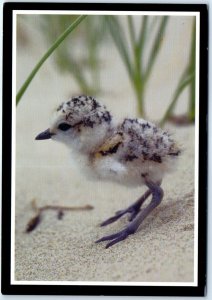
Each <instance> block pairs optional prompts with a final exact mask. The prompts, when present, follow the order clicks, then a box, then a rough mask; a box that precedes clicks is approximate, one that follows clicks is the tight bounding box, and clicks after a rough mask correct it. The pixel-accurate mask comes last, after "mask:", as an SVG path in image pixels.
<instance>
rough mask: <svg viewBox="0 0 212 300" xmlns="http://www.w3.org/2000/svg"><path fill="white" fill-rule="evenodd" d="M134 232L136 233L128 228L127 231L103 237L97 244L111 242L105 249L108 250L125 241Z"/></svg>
mask: <svg viewBox="0 0 212 300" xmlns="http://www.w3.org/2000/svg"><path fill="white" fill-rule="evenodd" d="M134 232H135V230H133V228H132V227H130V226H128V227H126V228H125V229H123V230H121V231H119V232H117V233H114V234H111V235H106V236H103V237H102V238H101V239H99V240H97V241H96V242H95V243H100V242H104V241H110V240H111V242H109V243H107V245H106V247H105V248H106V249H107V248H109V247H111V246H113V245H115V244H117V243H118V242H120V241H123V240H125V239H126V238H127V237H128V236H129V235H130V234H133V233H134Z"/></svg>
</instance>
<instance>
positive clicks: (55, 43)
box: [16, 15, 87, 105]
mask: <svg viewBox="0 0 212 300" xmlns="http://www.w3.org/2000/svg"><path fill="white" fill-rule="evenodd" d="M86 17H87V15H81V16H79V17H78V18H77V19H76V21H74V22H73V23H72V24H71V25H70V26H69V27H68V28H67V29H66V30H65V31H64V32H63V33H62V34H61V35H60V36H59V37H58V39H57V40H56V41H55V42H54V43H53V45H52V46H51V47H50V48H49V49H48V51H47V52H46V53H45V54H44V55H43V56H42V58H41V59H40V61H39V62H38V63H37V65H36V66H35V67H34V69H33V70H32V72H31V73H30V75H29V76H28V78H27V79H26V81H25V82H24V84H23V85H22V87H21V88H20V90H19V92H18V93H17V95H16V105H17V104H18V103H19V101H20V99H21V97H22V96H23V94H24V93H25V91H26V89H27V87H28V86H29V84H30V82H31V81H32V79H33V78H34V76H35V75H36V73H37V72H38V70H39V69H40V67H41V66H42V65H43V63H44V62H45V61H46V60H47V58H48V57H49V56H50V55H51V54H52V53H53V52H54V50H55V49H56V48H57V47H58V46H59V45H60V44H61V43H62V42H63V40H64V39H65V38H66V37H67V36H68V35H69V34H70V33H71V32H72V31H73V30H74V29H75V28H76V27H77V26H78V25H79V24H80V23H81V22H82V21H83V20H84V19H85V18H86Z"/></svg>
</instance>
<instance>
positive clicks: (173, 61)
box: [15, 18, 194, 282]
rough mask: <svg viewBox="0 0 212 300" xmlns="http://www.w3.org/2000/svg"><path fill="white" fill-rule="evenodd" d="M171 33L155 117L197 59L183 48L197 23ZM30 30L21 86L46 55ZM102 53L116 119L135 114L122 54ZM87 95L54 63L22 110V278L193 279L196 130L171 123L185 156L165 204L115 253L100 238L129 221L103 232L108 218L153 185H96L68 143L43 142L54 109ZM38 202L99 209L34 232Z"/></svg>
mask: <svg viewBox="0 0 212 300" xmlns="http://www.w3.org/2000/svg"><path fill="white" fill-rule="evenodd" d="M169 28H170V29H168V31H167V38H169V41H170V43H169V44H168V45H167V46H166V47H165V48H164V51H163V53H161V55H160V57H159V59H158V61H157V63H156V67H155V73H154V74H153V75H152V77H151V79H150V82H149V86H148V89H147V93H146V102H145V108H146V112H147V114H148V116H149V118H150V119H151V120H155V121H157V120H158V119H160V117H161V116H162V115H163V112H164V110H165V108H166V103H168V101H169V100H170V95H171V91H172V90H173V88H174V87H175V85H176V82H177V79H178V78H179V76H180V74H181V72H182V70H183V66H184V64H185V62H186V60H187V57H188V50H189V49H188V47H187V48H186V47H185V48H186V49H184V48H183V51H181V50H182V49H181V48H182V47H180V45H182V43H183V41H184V42H186V41H187V40H188V36H189V34H190V30H191V26H190V22H188V19H186V18H181V19H180V20H179V19H178V20H177V19H175V20H172V21H171V25H170V27H169ZM173 28H174V29H175V34H173V30H172V29H173ZM26 31H27V32H28V33H29V32H30V33H33V40H34V42H32V43H30V44H28V45H27V46H25V47H20V48H18V52H17V87H19V86H20V84H21V83H22V82H23V80H24V78H25V77H26V75H27V74H28V72H29V71H30V70H31V68H32V67H33V66H34V64H35V62H36V60H37V59H38V58H39V57H40V56H41V54H42V53H43V51H44V49H45V44H44V43H43V41H42V38H41V36H40V35H39V33H38V32H37V31H36V29H35V28H34V29H33V28H30V27H29V28H27V29H26ZM173 36H175V38H174V37H173ZM26 47H28V48H26ZM27 49H28V50H27ZM177 54H178V55H177ZM102 57H103V58H104V63H103V72H102V75H101V82H102V85H103V87H104V93H103V94H102V95H100V96H99V98H100V99H101V101H102V102H104V104H106V105H107V107H108V108H109V109H110V110H111V111H113V113H114V115H115V116H116V117H117V118H122V117H124V116H127V115H128V116H132V117H133V116H135V115H136V103H135V101H134V95H133V92H132V89H131V86H130V83H129V82H128V77H127V75H126V72H125V69H124V68H123V66H122V64H121V62H120V60H119V57H118V56H117V53H116V51H115V50H114V51H112V50H111V49H110V47H109V45H108V46H106V45H105V46H104V49H102ZM161 64H162V65H161ZM161 66H162V68H163V72H161ZM151 87H154V88H151ZM78 92H79V93H80V91H79V89H78V88H77V85H76V84H75V82H74V81H73V79H71V78H70V77H69V76H68V75H62V74H61V73H58V71H57V69H56V68H55V66H54V64H53V61H52V60H51V59H50V60H49V61H48V62H46V64H45V65H44V66H43V68H42V69H41V71H40V72H39V74H38V76H36V78H35V79H34V81H33V82H32V84H31V86H30V87H29V89H28V90H27V92H26V94H25V95H24V97H23V99H22V100H21V102H20V104H19V106H18V108H17V116H16V118H17V120H16V198H15V280H27V281H31V280H33V281H34V280H38V281H40V280H50V281H52V280H55V281H133V282H146V281H148V282H156V281H165V282H166V281H168V282H191V281H193V280H194V126H192V125H191V126H186V127H173V126H171V125H169V126H168V128H169V130H170V131H171V132H172V133H173V135H174V137H175V139H176V140H177V141H178V142H179V143H180V144H182V146H183V149H184V151H183V154H182V156H181V157H180V159H179V163H178V168H177V170H176V172H174V173H172V174H168V175H167V176H166V177H165V178H164V181H163V188H164V191H165V196H164V199H163V201H162V203H161V205H160V206H159V207H158V208H156V209H155V211H154V212H153V213H152V214H151V215H150V216H149V217H148V218H147V219H146V220H145V221H144V223H143V224H142V226H141V227H140V229H139V231H138V232H137V233H136V234H135V235H132V236H130V237H129V238H128V239H126V240H125V241H123V242H121V243H119V244H117V245H115V246H113V247H111V248H109V249H107V250H106V249H104V246H105V244H104V243H100V244H95V243H94V241H95V240H96V239H98V238H100V237H102V236H103V235H107V234H110V233H114V232H116V231H118V230H120V229H122V228H123V227H124V226H125V225H126V224H127V222H128V221H127V218H126V217H124V218H122V219H120V220H119V221H117V222H116V223H114V224H112V225H110V226H108V227H105V228H100V227H99V224H100V222H101V221H103V220H105V219H106V218H108V217H110V216H112V215H113V214H114V212H115V211H117V210H119V209H121V208H125V207H127V206H128V205H130V204H131V203H132V202H133V201H135V200H136V199H137V198H138V197H139V196H140V195H141V194H142V193H143V192H144V190H145V188H144V187H141V188H136V189H129V188H125V187H124V186H123V187H122V186H119V185H115V184H112V183H103V182H91V181H89V180H88V178H86V177H84V176H83V174H81V172H80V170H79V169H77V168H76V166H74V164H73V162H72V161H71V159H70V154H69V151H68V149H66V148H65V147H64V146H63V145H60V144H57V143H55V142H53V141H49V140H48V141H42V142H41V141H35V140H34V137H35V136H36V135H37V134H38V133H39V132H40V131H42V130H44V129H46V128H47V127H48V126H49V117H50V115H51V112H52V110H53V109H54V107H55V106H56V105H58V104H59V103H60V102H61V101H62V100H65V99H66V98H67V97H69V96H70V95H72V94H76V93H78ZM186 106H187V93H186V92H185V93H183V95H182V98H181V101H180V102H179V104H178V106H177V112H182V113H183V112H184V111H185V110H186ZM34 198H35V199H36V200H37V204H38V205H39V206H42V205H46V204H60V205H71V206H72V205H73V206H75V205H76V206H78V205H84V204H91V205H93V206H94V210H91V211H82V212H79V211H78V212H66V213H65V215H64V218H63V219H62V220H60V221H59V220H57V218H56V214H55V212H46V213H45V215H44V218H43V221H42V223H41V224H40V225H39V226H38V228H37V229H36V230H35V231H33V232H32V233H30V234H26V233H25V227H26V224H27V222H28V220H29V219H30V218H31V217H32V216H33V213H34V212H33V210H32V208H31V204H30V203H31V200H32V199H34Z"/></svg>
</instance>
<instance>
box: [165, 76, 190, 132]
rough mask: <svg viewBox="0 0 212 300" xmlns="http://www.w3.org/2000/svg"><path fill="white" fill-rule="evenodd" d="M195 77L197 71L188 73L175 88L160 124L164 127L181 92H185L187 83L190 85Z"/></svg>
mask: <svg viewBox="0 0 212 300" xmlns="http://www.w3.org/2000/svg"><path fill="white" fill-rule="evenodd" d="M194 77H195V73H193V74H191V75H188V76H187V78H186V79H184V80H182V81H181V82H180V83H179V84H178V87H177V88H176V90H175V93H174V96H173V99H172V101H171V103H170V105H169V107H168V109H167V110H166V112H165V114H164V116H163V118H162V120H161V121H160V126H161V127H162V126H163V125H164V123H165V122H166V120H167V119H168V118H169V116H170V115H171V113H172V111H173V109H174V106H175V104H176V102H177V99H178V98H179V96H180V94H181V93H182V92H183V90H184V89H185V88H186V86H187V85H189V84H190V83H191V82H192V80H193V79H194Z"/></svg>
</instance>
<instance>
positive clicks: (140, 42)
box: [138, 16, 148, 54]
mask: <svg viewBox="0 0 212 300" xmlns="http://www.w3.org/2000/svg"><path fill="white" fill-rule="evenodd" d="M147 25H148V16H143V19H142V24H141V28H140V33H139V38H138V48H139V52H140V54H141V53H142V51H143V47H144V44H145V41H146V34H147Z"/></svg>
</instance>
